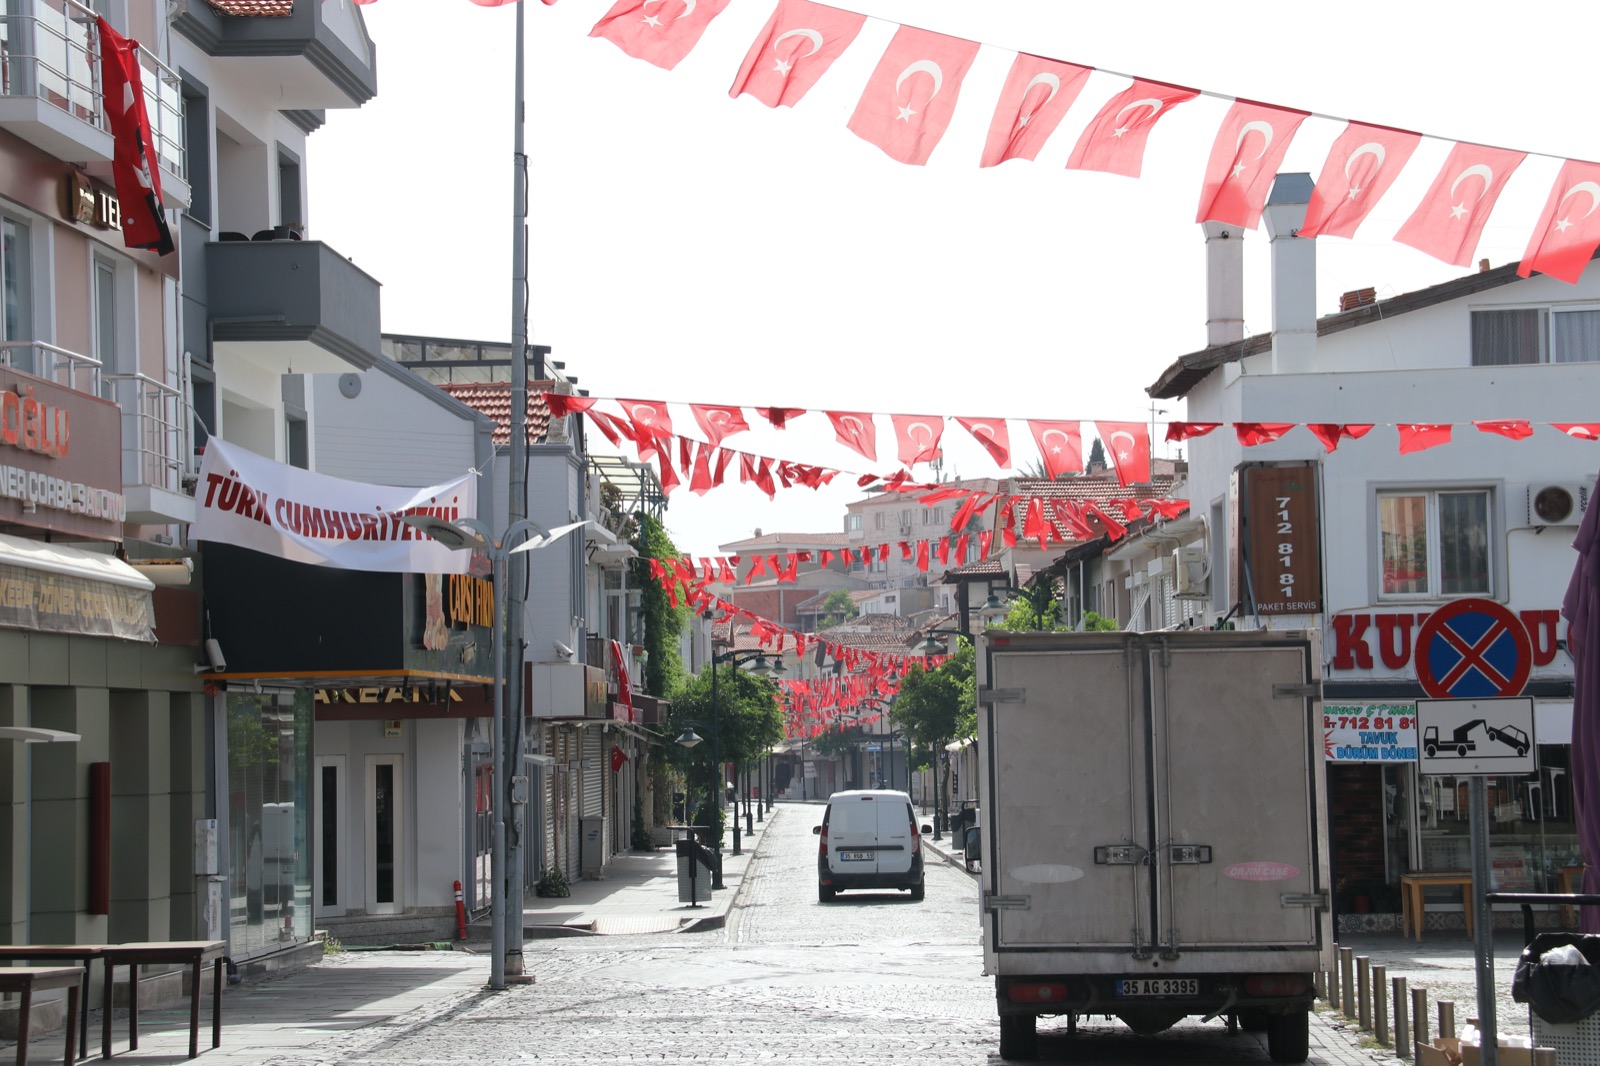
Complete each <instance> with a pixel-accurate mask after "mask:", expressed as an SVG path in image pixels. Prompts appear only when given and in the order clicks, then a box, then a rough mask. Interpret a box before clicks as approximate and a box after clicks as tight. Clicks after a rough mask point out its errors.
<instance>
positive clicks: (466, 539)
mask: <svg viewBox="0 0 1600 1066" xmlns="http://www.w3.org/2000/svg"><path fill="white" fill-rule="evenodd" d="M400 520H401V521H402V522H404V523H405V524H406V525H408V526H411V527H412V528H414V529H417V530H420V531H421V532H423V533H425V534H427V535H428V536H429V537H432V538H433V539H434V540H436V541H438V542H439V543H440V544H443V545H444V546H445V547H446V548H449V549H451V550H452V551H467V550H470V551H480V552H482V553H483V554H484V555H486V556H488V559H489V566H490V578H491V581H492V584H493V588H494V598H495V609H494V618H493V625H492V627H491V630H490V631H491V634H492V639H493V641H494V653H493V656H492V662H493V673H494V712H493V713H494V727H493V729H492V731H491V735H490V738H489V746H490V755H489V758H490V760H491V762H492V763H493V765H494V768H495V773H497V774H499V775H500V782H499V787H498V788H496V789H494V791H493V792H492V793H491V794H490V797H489V800H490V815H489V819H490V826H491V850H490V854H489V862H490V868H491V878H490V884H489V888H490V893H489V941H490V957H489V987H490V988H492V989H494V990H495V991H500V990H501V989H504V988H505V987H506V958H507V955H508V954H509V953H510V952H509V945H510V943H511V940H512V936H511V935H510V929H509V928H508V926H509V925H510V924H511V923H512V922H513V921H514V923H515V928H516V934H515V940H516V943H517V954H519V955H520V954H521V946H522V915H521V914H517V915H515V916H511V915H507V914H506V902H507V900H508V899H520V898H521V895H522V893H521V891H520V888H521V886H520V885H518V886H517V887H518V889H519V891H517V892H515V893H513V892H512V891H511V879H512V878H513V877H515V876H520V874H518V873H517V872H516V871H513V870H511V869H509V868H508V867H509V864H508V863H507V861H506V816H507V814H510V815H511V816H513V817H519V816H520V815H519V806H520V804H521V803H522V802H524V796H525V794H526V788H525V787H524V786H525V782H526V780H527V778H526V776H525V774H524V772H523V765H522V745H521V744H520V743H518V744H515V745H513V744H512V743H510V740H511V738H512V736H513V733H512V731H511V729H510V728H509V726H508V722H509V720H510V718H511V715H509V714H508V713H507V708H506V698H505V686H506V661H505V659H506V656H505V643H506V641H505V634H506V611H505V607H504V605H505V601H506V597H505V593H506V580H505V570H506V561H507V560H508V559H509V558H510V557H511V556H512V555H513V554H515V553H518V552H525V551H532V550H534V549H536V548H542V547H544V546H545V545H547V544H551V543H554V542H555V541H556V540H558V539H559V538H561V537H563V536H565V535H566V534H567V533H570V532H572V530H574V529H577V528H578V527H579V526H582V525H585V524H586V523H584V522H575V523H573V524H571V525H568V526H562V527H561V528H559V529H557V530H555V531H553V532H546V531H545V530H544V529H543V528H542V527H541V526H539V525H538V524H537V523H536V522H533V521H530V520H528V519H526V518H524V519H520V520H518V521H516V522H513V523H512V524H511V525H510V526H509V527H507V528H506V530H505V532H504V533H502V534H501V535H500V537H499V539H498V540H497V539H495V537H494V536H493V534H491V533H490V531H489V527H488V526H486V525H485V524H484V523H482V522H479V521H478V520H477V519H474V518H458V519H456V520H455V521H454V522H447V521H445V520H444V519H442V518H435V517H433V516H432V515H402V516H401V518H400ZM520 668H521V664H520V663H519V664H518V669H520ZM515 710H516V718H517V720H518V725H520V724H521V717H522V708H521V707H518V708H516V709H515ZM516 735H519V736H520V730H518V731H517V734H516ZM518 909H519V910H520V908H518Z"/></svg>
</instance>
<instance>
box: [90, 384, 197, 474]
mask: <svg viewBox="0 0 1600 1066" xmlns="http://www.w3.org/2000/svg"><path fill="white" fill-rule="evenodd" d="M104 380H105V382H106V383H107V385H109V386H110V395H111V399H113V400H115V401H116V402H117V404H118V406H120V407H121V408H122V449H123V456H124V461H123V468H124V469H123V479H124V480H125V481H127V482H128V483H129V484H132V485H150V486H153V487H155V488H161V489H166V490H167V491H169V492H182V491H183V476H184V474H185V473H186V472H187V467H186V466H185V462H186V457H187V456H188V455H189V453H190V449H189V441H188V437H189V422H190V420H189V405H188V402H187V401H186V400H185V399H184V394H183V393H182V392H181V391H179V390H178V389H175V388H173V387H172V386H170V385H166V384H163V383H162V382H159V381H157V380H156V379H155V378H152V377H147V376H146V375H144V374H107V375H105V378H104ZM130 461H131V463H132V469H131V470H130V469H129V468H128V464H129V462H130Z"/></svg>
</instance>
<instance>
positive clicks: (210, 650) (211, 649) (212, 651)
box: [194, 637, 228, 674]
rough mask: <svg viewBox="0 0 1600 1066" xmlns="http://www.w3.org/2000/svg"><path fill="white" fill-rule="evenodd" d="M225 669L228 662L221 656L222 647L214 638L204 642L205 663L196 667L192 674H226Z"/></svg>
mask: <svg viewBox="0 0 1600 1066" xmlns="http://www.w3.org/2000/svg"><path fill="white" fill-rule="evenodd" d="M227 669H228V660H227V659H226V658H225V657H224V656H223V654H222V645H221V644H219V643H218V642H217V638H216V637H211V638H209V639H208V640H207V641H206V661H205V662H203V663H201V664H199V665H198V666H196V667H195V668H194V672H195V673H197V674H204V673H206V672H208V671H210V672H215V673H219V674H221V673H226V672H227Z"/></svg>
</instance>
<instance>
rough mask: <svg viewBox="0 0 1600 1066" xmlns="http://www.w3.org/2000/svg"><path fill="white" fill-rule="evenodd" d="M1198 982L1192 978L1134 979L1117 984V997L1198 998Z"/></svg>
mask: <svg viewBox="0 0 1600 1066" xmlns="http://www.w3.org/2000/svg"><path fill="white" fill-rule="evenodd" d="M1199 994H1200V982H1199V981H1198V980H1196V979H1195V978H1192V977H1136V978H1134V979H1132V980H1129V981H1118V982H1117V995H1119V996H1198V995H1199Z"/></svg>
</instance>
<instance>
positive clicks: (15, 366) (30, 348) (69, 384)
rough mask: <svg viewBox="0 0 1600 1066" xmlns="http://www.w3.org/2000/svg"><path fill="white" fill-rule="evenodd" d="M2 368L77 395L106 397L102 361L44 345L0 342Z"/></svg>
mask: <svg viewBox="0 0 1600 1066" xmlns="http://www.w3.org/2000/svg"><path fill="white" fill-rule="evenodd" d="M0 366H4V367H10V368H11V369H12V370H20V371H22V372H23V373H24V374H32V375H33V376H34V377H36V378H44V379H45V380H46V381H53V382H55V383H56V384H57V385H60V386H61V387H62V388H66V389H72V390H73V391H74V392H87V393H89V394H90V395H91V396H103V395H104V394H103V393H101V391H100V360H98V359H96V358H95V357H94V356H92V355H82V354H80V353H78V352H72V351H68V350H67V349H65V348H58V347H56V346H55V345H54V344H46V343H45V342H44V341H0Z"/></svg>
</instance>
